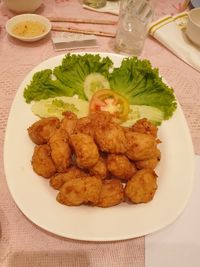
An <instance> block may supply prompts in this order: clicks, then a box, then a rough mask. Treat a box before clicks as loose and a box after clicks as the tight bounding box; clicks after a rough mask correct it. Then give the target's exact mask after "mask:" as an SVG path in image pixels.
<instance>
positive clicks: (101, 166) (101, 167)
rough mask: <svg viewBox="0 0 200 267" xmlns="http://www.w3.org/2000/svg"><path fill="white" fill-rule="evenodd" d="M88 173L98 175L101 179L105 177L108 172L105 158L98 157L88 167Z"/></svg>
mask: <svg viewBox="0 0 200 267" xmlns="http://www.w3.org/2000/svg"><path fill="white" fill-rule="evenodd" d="M89 173H90V174H91V175H95V176H97V177H100V178H101V179H105V178H106V177H107V174H108V170H107V166H106V162H105V160H104V159H103V158H102V157H99V160H98V161H97V163H96V164H95V165H94V166H92V167H91V168H90V169H89Z"/></svg>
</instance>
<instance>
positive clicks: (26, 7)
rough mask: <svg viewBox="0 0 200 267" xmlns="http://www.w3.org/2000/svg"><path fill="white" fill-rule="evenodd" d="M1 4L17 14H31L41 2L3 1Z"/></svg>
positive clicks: (33, 0) (23, 0)
mask: <svg viewBox="0 0 200 267" xmlns="http://www.w3.org/2000/svg"><path fill="white" fill-rule="evenodd" d="M3 2H4V3H5V5H6V6H7V8H8V9H10V10H11V11H13V12H15V13H17V14H21V13H33V12H35V10H36V9H38V8H39V7H40V6H41V4H42V0H4V1H3Z"/></svg>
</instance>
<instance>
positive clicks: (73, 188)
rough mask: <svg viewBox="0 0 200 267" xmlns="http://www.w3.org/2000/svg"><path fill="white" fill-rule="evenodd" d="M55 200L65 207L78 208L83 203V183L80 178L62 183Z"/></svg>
mask: <svg viewBox="0 0 200 267" xmlns="http://www.w3.org/2000/svg"><path fill="white" fill-rule="evenodd" d="M56 200H57V201H58V202H60V203H61V204H64V205H67V206H79V205H81V204H83V203H84V201H85V182H84V180H83V179H81V178H77V179H73V180H70V181H67V182H66V183H64V185H63V186H62V187H61V189H60V192H59V193H58V195H57V198H56Z"/></svg>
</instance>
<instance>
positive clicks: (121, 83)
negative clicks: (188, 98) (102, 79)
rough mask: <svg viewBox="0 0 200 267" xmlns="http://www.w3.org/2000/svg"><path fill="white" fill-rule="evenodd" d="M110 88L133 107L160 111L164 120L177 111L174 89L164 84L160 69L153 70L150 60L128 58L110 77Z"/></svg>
mask: <svg viewBox="0 0 200 267" xmlns="http://www.w3.org/2000/svg"><path fill="white" fill-rule="evenodd" d="M109 81H110V86H111V89H112V90H114V91H115V92H117V93H119V94H121V95H123V96H124V97H126V98H127V99H128V101H129V103H130V104H131V105H146V106H152V107H156V108H158V109H160V110H161V111H163V113H164V119H168V118H170V117H171V116H172V114H173V112H174V110H175V109H176V99H175V96H174V94H173V89H172V88H169V87H168V86H167V85H166V84H165V83H163V81H162V79H161V77H159V73H158V69H153V68H152V66H151V63H150V62H149V61H148V60H139V59H138V58H136V57H132V58H126V59H124V60H123V61H122V63H121V66H120V67H119V68H115V69H114V70H113V72H112V74H111V76H110V80H109Z"/></svg>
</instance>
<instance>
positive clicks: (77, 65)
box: [24, 53, 177, 125]
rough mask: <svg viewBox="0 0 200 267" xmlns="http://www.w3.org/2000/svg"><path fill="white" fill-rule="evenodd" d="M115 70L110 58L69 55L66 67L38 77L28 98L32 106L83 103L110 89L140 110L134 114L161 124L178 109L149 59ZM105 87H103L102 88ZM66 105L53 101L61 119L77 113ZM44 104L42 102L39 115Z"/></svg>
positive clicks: (132, 59) (129, 60) (26, 93)
mask: <svg viewBox="0 0 200 267" xmlns="http://www.w3.org/2000/svg"><path fill="white" fill-rule="evenodd" d="M112 67H113V62H112V61H111V59H109V57H105V58H101V57H100V55H99V54H96V55H93V54H84V55H78V54H70V53H68V54H67V55H66V56H65V57H64V58H63V60H62V64H61V65H59V66H57V67H55V68H54V70H53V71H52V70H50V69H46V70H42V71H39V72H37V73H35V74H34V76H33V79H32V81H31V83H30V84H29V85H28V86H26V88H25V90H24V98H25V99H26V102H27V103H30V102H31V101H39V100H42V99H49V98H55V97H60V96H65V97H71V96H74V95H77V97H78V98H79V100H81V99H82V101H83V100H87V99H88V100H90V98H91V97H92V96H93V92H96V91H97V90H101V89H103V88H105V89H109V88H110V89H111V90H113V91H114V92H116V93H118V94H119V95H121V96H123V97H125V98H126V99H127V100H128V102H129V104H130V105H133V106H135V108H136V107H137V108H136V110H137V112H136V110H135V109H134V110H132V112H133V113H132V115H133V116H135V117H137V113H138V114H139V116H140V117H141V116H142V117H143V116H145V117H148V118H149V120H152V121H153V122H154V123H155V124H157V125H159V124H161V122H162V120H167V119H169V118H170V117H171V116H172V115H173V112H174V111H175V109H176V107H177V103H176V98H175V95H174V91H173V89H172V88H170V87H168V86H167V85H166V84H165V83H164V82H163V81H162V78H161V77H160V76H159V72H158V69H156V68H152V66H151V63H150V62H149V61H148V60H140V59H138V58H136V57H129V58H125V59H124V60H123V61H122V63H121V65H120V67H119V68H114V69H112ZM101 86H102V87H103V88H100V87H101ZM107 87H108V88H107ZM73 101H74V100H73ZM65 102H67V101H65ZM68 102H69V101H68ZM85 102H87V101H85ZM87 103H88V102H87ZM65 104H66V103H63V102H62V101H61V102H60V101H57V100H56V101H55V103H54V102H53V101H52V102H51V107H50V109H53V113H55V112H54V108H55V105H56V112H57V111H58V109H60V111H59V115H58V116H62V113H61V110H62V108H63V109H65V110H71V111H72V112H73V107H69V106H68V107H66V106H65ZM72 104H74V103H72ZM42 105H43V103H42V102H41V103H40V105H39V110H40V112H39V114H41V110H42V108H41V107H42ZM45 106H46V108H47V106H48V104H47V103H46V102H45ZM84 106H85V104H84ZM139 106H140V108H139ZM36 107H37V106H36ZM148 107H149V108H148ZM76 108H77V107H76ZM37 109H38V107H37V108H36V110H37ZM50 113H51V110H49V111H48V110H47V109H46V110H45V113H44V114H45V115H46V114H47V115H48V114H50ZM75 113H76V112H75ZM55 114H56V113H55ZM129 119H131V118H129ZM132 119H134V118H132Z"/></svg>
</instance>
